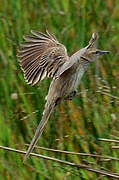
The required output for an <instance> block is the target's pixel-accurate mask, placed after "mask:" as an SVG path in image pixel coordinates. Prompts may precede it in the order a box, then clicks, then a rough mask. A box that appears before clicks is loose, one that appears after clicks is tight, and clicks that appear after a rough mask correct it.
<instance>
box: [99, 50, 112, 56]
mask: <svg viewBox="0 0 119 180" xmlns="http://www.w3.org/2000/svg"><path fill="white" fill-rule="evenodd" d="M109 53H110V51H99V52H98V55H99V56H101V55H104V54H109Z"/></svg>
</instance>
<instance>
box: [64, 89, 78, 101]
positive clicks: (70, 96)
mask: <svg viewBox="0 0 119 180" xmlns="http://www.w3.org/2000/svg"><path fill="white" fill-rule="evenodd" d="M77 95H78V92H77V91H76V90H75V91H72V92H71V93H70V94H69V95H68V96H67V97H65V100H72V99H73V98H74V97H75V96H77Z"/></svg>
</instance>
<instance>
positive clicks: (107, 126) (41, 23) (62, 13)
mask: <svg viewBox="0 0 119 180" xmlns="http://www.w3.org/2000/svg"><path fill="white" fill-rule="evenodd" d="M31 29H33V30H38V31H42V32H45V29H49V31H51V32H52V33H54V34H55V35H56V37H57V39H58V40H59V41H60V42H61V43H63V44H64V45H65V46H66V47H67V50H68V54H69V55H71V54H73V53H74V52H75V51H77V50H78V49H80V48H82V47H84V46H86V45H87V43H88V41H89V39H90V37H91V35H92V33H93V32H98V33H99V37H100V38H99V43H98V45H99V47H100V49H104V50H110V51H111V54H110V55H108V56H104V57H103V58H101V59H100V60H98V61H97V62H95V63H93V64H92V65H91V66H90V67H89V68H88V71H87V72H86V73H85V75H84V77H83V79H82V82H81V84H80V87H79V91H80V92H81V94H80V95H79V97H76V98H74V99H73V101H67V102H64V103H62V104H61V105H59V106H58V107H57V108H56V109H55V111H54V112H53V113H52V115H51V118H50V120H49V122H48V124H47V126H46V128H45V131H44V133H43V135H42V137H41V139H40V140H39V142H38V145H39V146H44V147H49V148H54V149H61V150H67V151H75V152H85V153H97V154H101V155H110V156H114V157H119V150H114V149H113V150H112V148H111V146H112V145H114V144H112V143H105V142H102V141H99V140H98V138H113V139H115V138H119V123H118V119H119V1H118V0H105V1H101V0H90V1H89V0H29V1H28V0H4V1H3V0H0V145H3V146H9V147H12V148H16V149H21V150H25V149H26V146H25V143H30V141H31V139H32V137H33V135H34V132H35V129H36V127H37V125H38V123H39V121H40V120H41V117H42V112H43V108H44V104H45V96H46V94H47V92H48V87H49V84H50V81H51V80H49V79H46V80H44V81H43V82H42V83H41V84H40V86H34V87H30V86H29V85H27V84H26V82H25V81H24V78H23V73H22V71H21V69H20V66H19V64H18V59H17V57H16V55H17V49H18V48H19V44H20V42H22V41H23V35H24V34H29V33H30V30H31ZM36 152H37V153H41V154H44V155H48V156H52V157H55V158H59V159H62V160H67V161H71V162H75V163H85V164H88V163H91V164H93V165H94V167H95V168H100V167H103V168H104V169H105V170H110V171H112V172H116V173H119V162H118V161H109V162H104V161H100V159H96V158H91V157H82V156H74V155H64V154H59V153H57V154H56V153H50V152H46V151H43V150H42V151H41V150H36ZM22 160H23V155H19V154H16V153H13V152H8V151H4V150H0V180H16V179H18V180H28V179H30V178H31V179H34V180H36V179H37V180H45V179H50V180H72V179H75V180H85V179H86V180H92V179H95V180H98V179H104V180H107V179H109V178H107V177H105V176H101V175H98V174H95V173H91V172H88V171H86V170H80V171H79V170H77V169H75V168H71V167H68V166H64V165H61V164H58V163H56V162H51V161H46V160H43V159H40V158H36V157H30V158H29V159H28V160H27V164H26V165H23V163H22Z"/></svg>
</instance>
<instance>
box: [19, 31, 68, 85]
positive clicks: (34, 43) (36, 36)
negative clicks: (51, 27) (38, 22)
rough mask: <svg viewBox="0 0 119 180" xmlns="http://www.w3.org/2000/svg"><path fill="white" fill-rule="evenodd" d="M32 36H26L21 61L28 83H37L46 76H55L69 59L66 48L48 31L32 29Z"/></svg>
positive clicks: (21, 50) (20, 54)
mask: <svg viewBox="0 0 119 180" xmlns="http://www.w3.org/2000/svg"><path fill="white" fill-rule="evenodd" d="M31 33H32V36H28V35H27V36H24V39H25V40H26V41H25V42H23V43H22V44H21V46H22V47H23V48H21V49H20V50H19V54H18V57H19V62H20V65H21V68H22V70H23V72H24V77H25V79H26V81H27V83H28V84H30V85H35V84H36V83H37V82H40V81H41V80H43V79H44V78H46V77H54V76H55V74H56V73H57V71H58V69H59V68H60V67H61V66H62V65H63V64H64V63H65V62H66V61H67V60H68V59H69V57H68V55H67V51H66V48H65V47H64V45H62V44H61V43H59V42H58V41H57V39H56V37H55V36H54V35H53V34H51V33H49V32H48V31H46V33H47V34H43V33H41V32H37V31H31Z"/></svg>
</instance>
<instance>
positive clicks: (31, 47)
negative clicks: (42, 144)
mask: <svg viewBox="0 0 119 180" xmlns="http://www.w3.org/2000/svg"><path fill="white" fill-rule="evenodd" d="M98 38H99V37H98V33H96V32H95V33H93V34H92V36H91V39H90V41H89V43H88V45H87V46H85V47H84V48H82V49H80V50H79V51H77V52H76V53H74V54H73V55H71V56H68V53H67V49H66V47H65V46H64V45H63V44H62V43H60V42H59V41H58V40H57V38H56V37H55V35H54V34H52V33H51V32H49V31H48V30H46V33H42V32H39V31H36V30H31V35H26V36H24V40H25V41H23V42H22V43H21V46H20V48H19V50H18V61H19V64H20V66H21V69H22V71H23V74H24V78H25V80H26V82H27V84H29V85H31V86H34V85H35V84H37V83H38V82H40V81H42V80H43V79H45V78H52V81H51V84H50V87H49V91H48V95H47V96H46V104H45V107H44V112H43V116H42V119H41V121H40V123H39V125H38V127H37V129H36V132H35V135H34V137H33V139H32V141H31V143H30V145H29V147H28V149H27V151H26V154H25V156H24V159H23V163H25V161H26V159H27V158H28V157H29V155H30V153H31V152H32V151H33V149H34V146H35V145H36V143H37V141H38V140H39V138H40V136H41V134H42V132H43V130H44V128H45V125H46V123H47V121H48V119H49V117H50V115H51V113H52V111H53V109H54V108H55V107H56V106H57V105H58V104H60V103H61V102H62V101H63V100H72V99H73V98H74V97H76V96H77V94H78V90H77V88H78V86H79V84H80V81H81V78H82V76H83V74H84V72H85V71H86V70H87V68H88V67H89V65H90V64H91V63H92V62H94V61H96V60H97V59H98V57H100V56H102V55H104V54H108V53H109V51H104V50H100V49H98V48H97V42H98Z"/></svg>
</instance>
